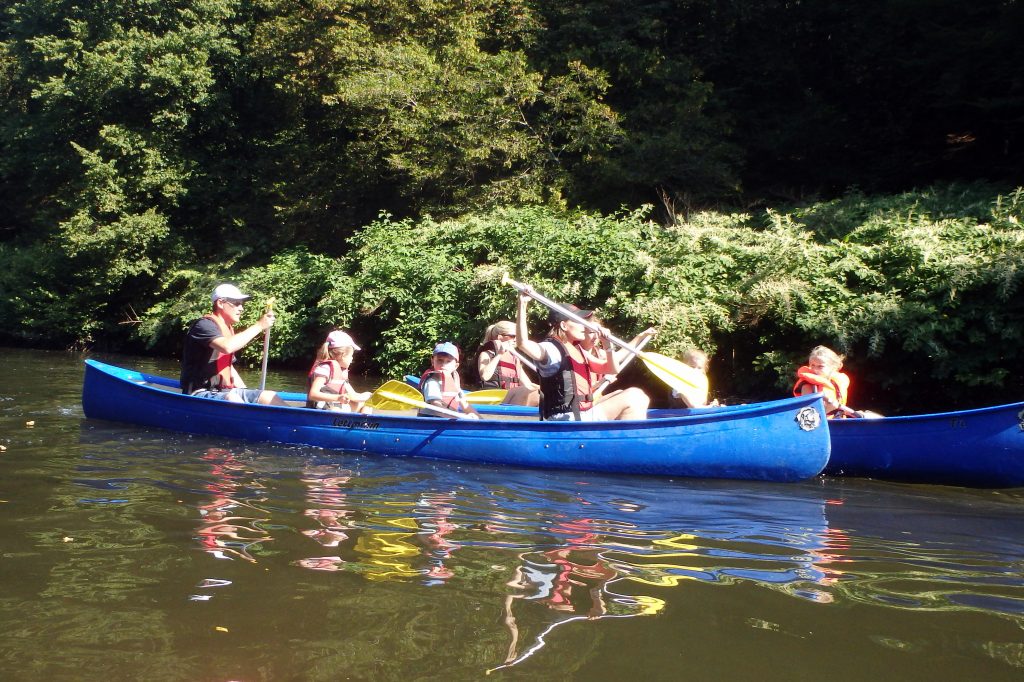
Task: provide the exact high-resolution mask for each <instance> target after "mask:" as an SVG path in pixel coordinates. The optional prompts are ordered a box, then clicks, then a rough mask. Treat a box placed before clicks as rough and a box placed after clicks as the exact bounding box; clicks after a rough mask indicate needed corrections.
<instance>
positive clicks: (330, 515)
mask: <svg viewBox="0 0 1024 682" xmlns="http://www.w3.org/2000/svg"><path fill="white" fill-rule="evenodd" d="M351 478H352V474H351V472H347V471H346V472H344V473H343V474H342V475H339V472H338V470H337V468H335V467H332V466H327V465H320V466H311V467H307V468H306V469H305V471H304V473H303V476H302V478H301V481H302V483H303V484H304V485H305V486H306V500H307V502H308V503H309V504H310V507H309V508H307V509H306V510H305V511H304V516H306V517H307V518H309V519H312V520H314V521H315V522H316V523H317V524H318V525H319V527H318V528H312V529H304V530H303V531H302V534H303V535H305V536H306V537H308V538H310V539H312V540H315V541H316V542H317V543H319V544H320V545H321V546H322V547H324V548H331V549H334V550H335V551H336V552H337V553H336V554H333V555H328V556H315V557H307V558H304V559H299V560H297V561H294V562H293V563H294V564H295V565H296V566H300V567H302V568H308V569H312V570H318V571H340V570H348V571H352V572H357V573H361V574H362V575H363V576H364V577H366V578H368V579H370V580H395V579H419V580H420V581H421V582H422V583H423V584H425V585H440V584H443V583H444V582H445V581H447V580H448V579H450V578H451V577H452V576H453V575H454V574H453V572H452V570H451V569H450V568H449V567H448V566H447V565H446V563H445V562H446V560H447V559H448V558H449V557H450V556H451V553H452V551H453V550H454V549H456V548H457V547H458V545H457V544H456V543H453V542H451V541H449V540H448V539H447V537H446V536H447V535H449V534H450V533H451V532H452V531H453V530H455V529H456V526H455V525H454V524H452V523H450V522H449V521H448V518H449V517H450V516H451V514H452V511H453V507H452V503H453V502H454V500H455V497H454V494H452V493H450V492H445V491H425V492H423V493H422V494H421V495H420V496H419V499H418V500H417V501H416V502H415V504H409V503H392V504H390V505H388V506H390V507H398V508H400V509H402V510H404V511H400V512H399V513H400V514H409V515H408V516H405V515H401V516H398V517H396V518H389V517H384V519H383V520H381V518H380V517H381V515H379V514H371V513H369V512H370V510H369V509H362V510H358V509H356V508H354V507H352V506H351V503H350V502H349V500H348V496H347V493H346V492H344V486H345V485H347V484H348V483H349V482H350V480H351ZM357 517H358V518H359V519H362V521H359V520H357ZM367 517H369V518H367ZM396 527H397V528H398V530H395V528H396ZM424 560H425V564H426V565H424Z"/></svg>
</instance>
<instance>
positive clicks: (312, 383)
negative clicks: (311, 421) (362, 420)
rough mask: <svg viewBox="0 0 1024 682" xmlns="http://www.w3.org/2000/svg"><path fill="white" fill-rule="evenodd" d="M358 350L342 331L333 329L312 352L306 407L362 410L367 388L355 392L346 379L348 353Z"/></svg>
mask: <svg viewBox="0 0 1024 682" xmlns="http://www.w3.org/2000/svg"><path fill="white" fill-rule="evenodd" d="M357 350H360V348H359V346H357V345H356V342H355V341H354V340H353V339H352V337H351V336H349V335H348V334H347V333H346V332H343V331H341V330H335V331H333V332H331V333H330V334H328V335H327V340H326V341H324V342H323V345H321V346H320V348H319V349H318V350H317V352H316V360H315V361H314V362H313V367H312V368H311V369H310V370H309V378H308V384H309V391H308V393H307V395H306V407H313V408H317V409H321V410H340V411H342V412H360V411H362V412H365V411H367V410H369V408H363V403H365V402H366V401H367V400H369V398H370V395H371V394H370V393H369V392H364V393H359V392H357V391H356V390H355V389H354V388H353V387H352V384H350V383H349V381H348V368H349V366H350V365H351V364H352V357H353V356H354V355H355V352H356V351H357Z"/></svg>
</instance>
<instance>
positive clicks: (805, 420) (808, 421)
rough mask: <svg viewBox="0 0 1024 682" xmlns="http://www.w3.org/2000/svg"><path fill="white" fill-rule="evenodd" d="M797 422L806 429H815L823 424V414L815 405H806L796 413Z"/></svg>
mask: <svg viewBox="0 0 1024 682" xmlns="http://www.w3.org/2000/svg"><path fill="white" fill-rule="evenodd" d="M796 423H797V424H798V425H799V426H800V428H801V429H802V430H804V431H813V430H814V429H816V428H818V427H819V426H821V415H820V414H818V411H817V410H816V409H814V408H813V407H805V408H802V409H801V410H800V411H799V412H797V413H796Z"/></svg>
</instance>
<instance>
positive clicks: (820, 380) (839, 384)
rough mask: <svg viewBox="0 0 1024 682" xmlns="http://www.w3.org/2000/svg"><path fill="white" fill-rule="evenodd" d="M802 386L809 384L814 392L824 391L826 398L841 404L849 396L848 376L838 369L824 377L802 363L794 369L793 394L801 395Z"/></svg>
mask: <svg viewBox="0 0 1024 682" xmlns="http://www.w3.org/2000/svg"><path fill="white" fill-rule="evenodd" d="M804 386H811V387H812V388H813V389H814V391H815V392H820V393H824V394H825V397H826V398H828V399H829V400H831V401H833V402H836V403H839V405H841V406H845V405H846V401H847V400H848V399H849V397H850V377H848V376H847V375H846V374H844V373H842V372H839V371H835V372H832V374H831V376H827V377H826V376H822V375H820V374H815V373H814V372H812V371H811V368H810V367H808V366H807V365H804V366H803V367H801V368H800V369H798V370H797V371H796V383H795V384H793V395H794V396H798V395H801V392H800V391H801V390H802V389H803V387H804ZM833 411H835V410H833Z"/></svg>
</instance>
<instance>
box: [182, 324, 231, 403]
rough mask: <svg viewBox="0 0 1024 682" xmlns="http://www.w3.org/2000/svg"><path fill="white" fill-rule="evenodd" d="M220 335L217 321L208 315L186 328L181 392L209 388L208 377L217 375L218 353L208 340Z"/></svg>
mask: <svg viewBox="0 0 1024 682" xmlns="http://www.w3.org/2000/svg"><path fill="white" fill-rule="evenodd" d="M221 336H223V334H221V333H220V328H219V327H218V326H217V323H216V322H214V321H213V320H211V319H210V318H208V317H200V318H199V319H198V320H196V321H195V322H193V323H192V326H191V327H189V328H188V333H187V334H185V346H184V347H183V348H182V350H181V392H182V393H191V392H192V391H195V390H197V389H200V388H210V379H212V378H213V377H214V376H216V375H217V355H218V353H217V351H216V350H214V349H213V348H212V347H211V346H210V342H211V341H213V340H214V339H216V338H219V337H221ZM233 360H234V358H232V361H233Z"/></svg>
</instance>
